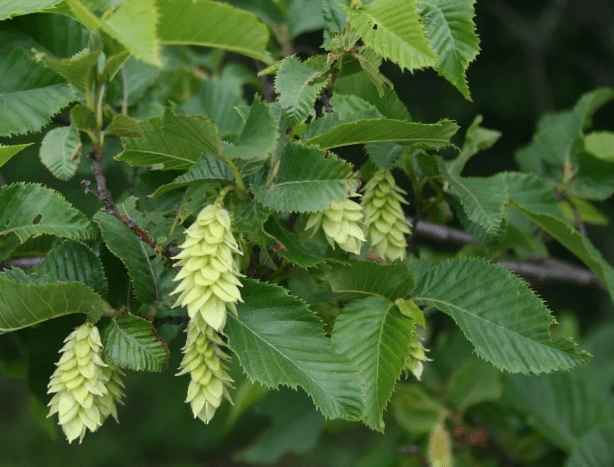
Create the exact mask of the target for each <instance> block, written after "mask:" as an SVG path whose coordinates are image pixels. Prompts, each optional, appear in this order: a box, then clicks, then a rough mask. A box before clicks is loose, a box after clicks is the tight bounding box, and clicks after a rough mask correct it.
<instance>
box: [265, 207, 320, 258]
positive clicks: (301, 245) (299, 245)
mask: <svg viewBox="0 0 614 467" xmlns="http://www.w3.org/2000/svg"><path fill="white" fill-rule="evenodd" d="M266 230H267V232H268V233H270V234H271V235H273V236H274V237H275V238H276V239H278V240H279V242H280V243H281V245H283V247H281V248H278V249H277V251H276V253H277V254H278V255H279V256H281V257H282V258H284V259H287V260H288V261H290V262H291V263H294V264H296V265H298V266H301V267H303V268H311V267H314V266H317V265H318V264H320V263H322V262H323V261H325V260H326V258H324V257H322V256H319V255H317V254H315V253H312V252H310V251H309V250H308V248H307V247H306V241H305V240H304V239H301V238H299V237H298V236H297V235H296V234H294V233H293V232H290V231H288V230H286V229H284V228H283V227H282V226H280V225H279V223H278V222H277V221H276V220H275V219H270V220H269V221H268V222H267V223H266Z"/></svg>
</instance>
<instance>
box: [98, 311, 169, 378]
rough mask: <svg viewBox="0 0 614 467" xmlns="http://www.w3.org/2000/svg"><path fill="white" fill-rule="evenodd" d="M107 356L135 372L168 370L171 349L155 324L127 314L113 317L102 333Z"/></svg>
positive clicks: (108, 358) (118, 364)
mask: <svg viewBox="0 0 614 467" xmlns="http://www.w3.org/2000/svg"><path fill="white" fill-rule="evenodd" d="M102 344H103V348H104V350H103V353H104V356H105V358H106V359H107V360H108V361H110V362H113V363H115V364H116V365H117V366H119V367H121V368H126V369H128V370H135V371H157V372H159V371H164V370H166V369H167V368H168V361H169V358H170V352H169V350H168V346H167V345H166V343H165V342H164V341H163V340H162V338H160V336H159V335H158V333H157V332H156V330H155V329H154V327H153V326H152V324H151V323H150V322H149V321H147V320H146V319H143V318H139V317H137V316H133V315H131V314H126V315H124V316H120V317H118V318H114V319H113V320H111V322H110V323H109V325H108V326H107V327H106V328H105V330H104V332H103V333H102Z"/></svg>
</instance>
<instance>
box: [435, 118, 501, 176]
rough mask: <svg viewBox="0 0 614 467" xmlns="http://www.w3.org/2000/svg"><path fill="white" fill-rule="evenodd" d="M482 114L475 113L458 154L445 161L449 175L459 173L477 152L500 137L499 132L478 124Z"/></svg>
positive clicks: (489, 145)
mask: <svg viewBox="0 0 614 467" xmlns="http://www.w3.org/2000/svg"><path fill="white" fill-rule="evenodd" d="M481 123H482V116H481V115H477V116H476V117H475V118H474V119H473V122H472V123H471V125H470V126H469V128H467V134H466V135H465V142H464V143H463V149H462V150H461V152H460V154H459V155H458V156H457V157H456V159H453V160H451V161H448V162H446V167H447V169H448V172H449V173H450V174H451V175H460V174H461V172H462V171H463V169H464V168H465V164H466V163H467V161H468V160H469V159H471V158H472V157H473V156H475V155H476V154H477V153H478V152H480V151H484V150H486V149H489V148H490V147H492V146H493V145H494V144H495V143H496V142H497V141H498V140H499V138H500V137H501V132H500V131H497V130H491V129H489V128H484V127H482V126H480V124H481Z"/></svg>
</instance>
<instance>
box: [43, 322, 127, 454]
mask: <svg viewBox="0 0 614 467" xmlns="http://www.w3.org/2000/svg"><path fill="white" fill-rule="evenodd" d="M64 343H65V344H64V347H62V349H61V350H60V353H61V354H62V356H61V357H60V360H59V361H58V363H57V364H56V365H57V368H56V370H55V372H54V373H53V375H52V376H51V381H50V382H49V390H48V393H49V394H52V393H55V394H54V396H53V397H52V398H51V401H50V402H49V404H48V405H49V407H50V411H49V415H48V416H52V415H53V414H55V413H57V414H58V418H59V420H58V423H59V424H60V425H61V426H62V430H63V431H64V434H65V435H66V438H67V439H68V442H70V443H71V442H72V441H73V440H74V439H77V438H79V441H81V440H83V437H84V436H85V432H86V430H90V431H91V432H94V431H96V430H97V429H98V428H99V427H100V426H101V425H102V423H103V422H104V421H105V419H106V418H107V417H108V416H109V415H113V418H115V420H117V409H116V407H115V404H116V403H117V402H120V403H121V398H122V397H123V393H122V390H121V388H122V387H123V384H122V382H121V379H120V371H119V369H118V368H117V367H115V365H112V364H109V365H107V364H105V363H104V362H103V360H102V357H101V352H102V342H101V341H100V334H99V333H98V328H96V326H94V325H93V324H92V323H89V322H87V323H85V324H83V325H81V326H79V327H78V328H76V329H75V330H74V331H73V332H72V333H70V335H69V336H68V337H67V338H66V339H65V341H64Z"/></svg>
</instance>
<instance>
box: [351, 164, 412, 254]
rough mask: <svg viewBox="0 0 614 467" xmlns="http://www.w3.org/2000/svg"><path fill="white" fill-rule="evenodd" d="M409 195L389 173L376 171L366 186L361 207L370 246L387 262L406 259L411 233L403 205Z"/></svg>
mask: <svg viewBox="0 0 614 467" xmlns="http://www.w3.org/2000/svg"><path fill="white" fill-rule="evenodd" d="M404 194H406V193H405V192H404V191H403V190H401V189H400V188H399V187H398V186H397V185H396V183H395V181H394V178H393V177H392V174H391V173H390V172H389V171H387V170H382V171H379V172H377V173H376V174H375V175H374V176H373V178H371V180H369V182H368V183H367V184H366V185H365V194H364V198H363V199H362V205H363V207H364V209H365V223H366V225H367V233H368V235H369V240H370V241H371V247H372V248H373V250H374V251H375V253H376V254H377V256H379V257H380V258H381V259H383V260H384V261H394V260H397V259H401V260H403V259H405V256H406V254H407V241H406V240H405V235H406V234H409V233H411V231H410V229H409V227H410V226H409V222H408V221H407V219H406V218H405V214H404V213H403V208H402V207H401V203H405V204H406V203H407V202H406V201H405V199H404V198H403V195H404Z"/></svg>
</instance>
